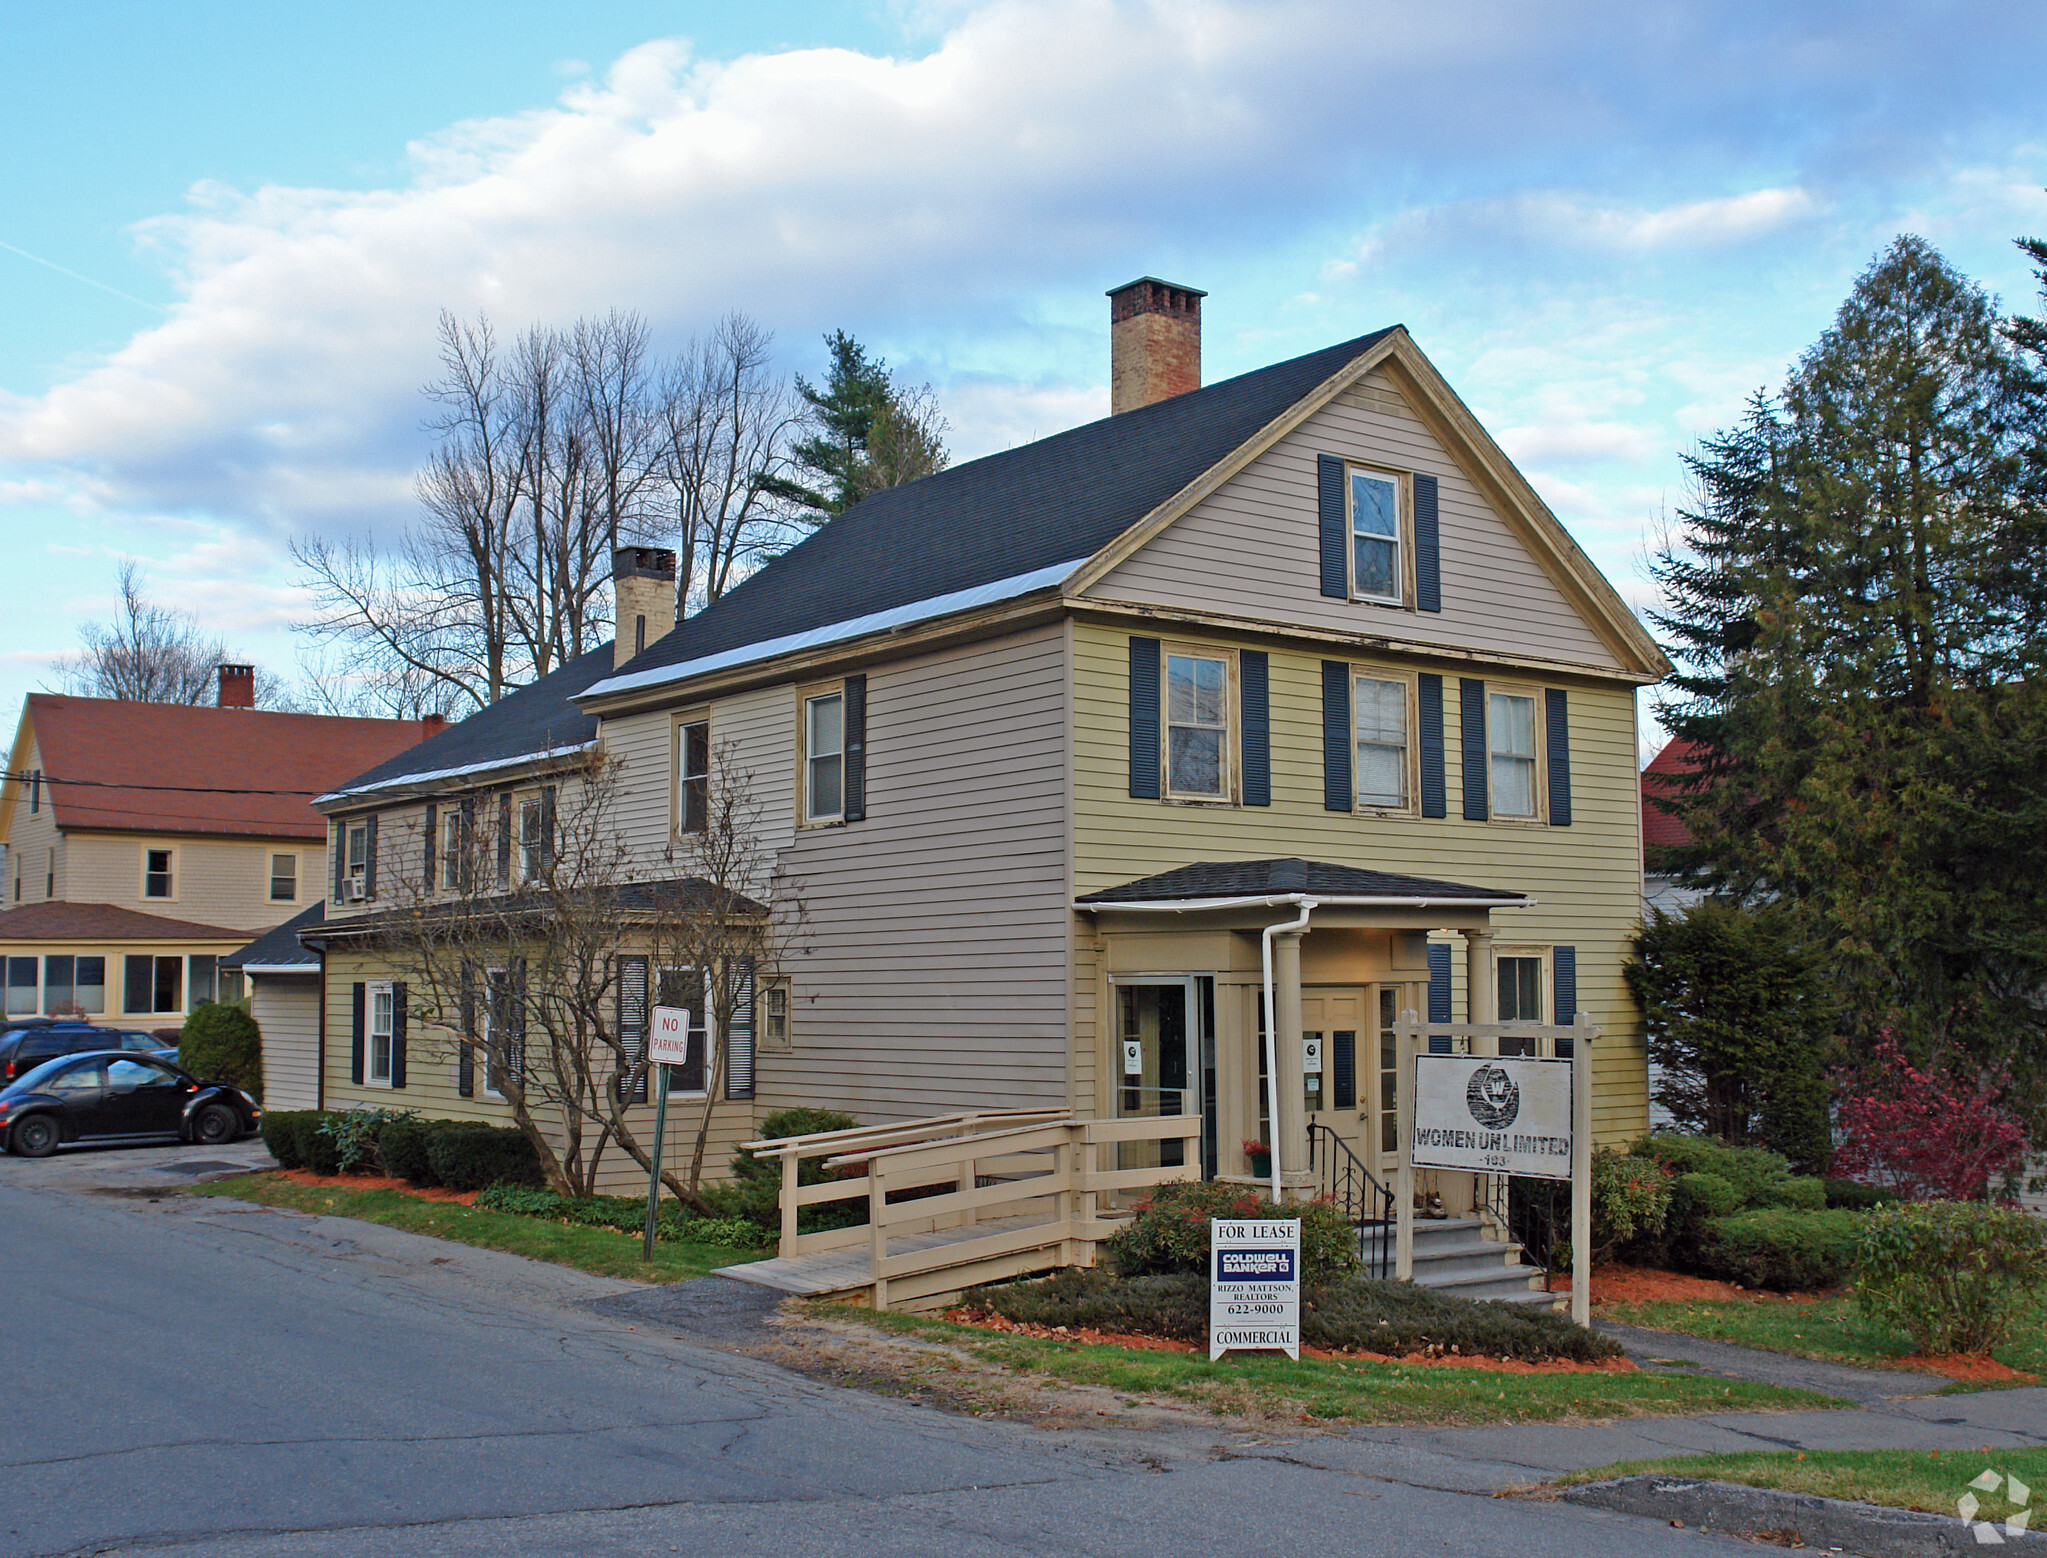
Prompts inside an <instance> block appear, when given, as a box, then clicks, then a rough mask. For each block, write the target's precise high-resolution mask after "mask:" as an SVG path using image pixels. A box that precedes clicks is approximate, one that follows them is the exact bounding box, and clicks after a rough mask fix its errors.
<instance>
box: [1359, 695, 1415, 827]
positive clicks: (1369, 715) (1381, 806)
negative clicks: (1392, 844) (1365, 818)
mask: <svg viewBox="0 0 2047 1558" xmlns="http://www.w3.org/2000/svg"><path fill="white" fill-rule="evenodd" d="M1351 685H1352V690H1353V702H1354V704H1355V712H1354V721H1355V723H1354V725H1353V727H1352V728H1353V731H1354V733H1355V736H1354V739H1355V740H1356V742H1357V762H1356V766H1355V772H1356V775H1357V792H1358V795H1357V803H1358V805H1359V806H1360V807H1368V808H1372V809H1375V810H1386V811H1404V810H1406V809H1407V807H1408V805H1409V795H1410V786H1409V783H1408V745H1407V730H1408V720H1407V703H1408V698H1407V687H1408V684H1407V683H1406V682H1404V681H1395V680H1390V679H1388V678H1386V677H1383V676H1371V675H1359V676H1357V677H1355V678H1354V679H1353V681H1352V684H1351Z"/></svg>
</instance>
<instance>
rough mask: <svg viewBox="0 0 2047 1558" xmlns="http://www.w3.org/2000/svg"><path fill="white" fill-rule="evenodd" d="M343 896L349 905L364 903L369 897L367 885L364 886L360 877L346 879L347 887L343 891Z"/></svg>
mask: <svg viewBox="0 0 2047 1558" xmlns="http://www.w3.org/2000/svg"><path fill="white" fill-rule="evenodd" d="M344 896H345V897H346V898H347V899H348V901H349V902H350V903H363V902H366V901H367V900H368V898H369V896H370V893H369V887H368V884H366V883H365V882H364V881H363V879H362V878H361V877H359V876H352V877H350V878H349V879H348V885H347V887H346V889H345V891H344Z"/></svg>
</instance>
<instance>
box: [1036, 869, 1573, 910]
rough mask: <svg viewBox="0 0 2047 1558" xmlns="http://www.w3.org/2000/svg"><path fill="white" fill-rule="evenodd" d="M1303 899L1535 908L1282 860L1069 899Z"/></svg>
mask: <svg viewBox="0 0 2047 1558" xmlns="http://www.w3.org/2000/svg"><path fill="white" fill-rule="evenodd" d="M1304 898H1312V899H1313V900H1314V901H1315V902H1316V903H1317V904H1329V905H1331V906H1337V905H1357V906H1360V907H1371V908H1402V909H1435V908H1445V909H1448V908H1458V909H1522V908H1527V907H1529V906H1530V905H1532V904H1533V903H1534V902H1535V900H1534V899H1533V898H1531V897H1529V896H1528V895H1527V894H1526V893H1517V892H1511V891H1507V890H1505V889H1502V888H1497V887H1472V886H1468V885H1467V884H1465V883H1462V882H1442V881H1437V880H1435V879H1434V878H1431V877H1424V876H1403V875H1401V874H1399V873H1397V872H1392V871H1373V870H1370V869H1367V868H1366V867H1363V866H1343V865H1334V864H1331V863H1330V862H1328V861H1323V860H1299V859H1288V860H1220V861H1201V862H1197V863H1196V864H1194V865H1189V866H1181V867H1179V868H1178V869H1176V870H1172V871H1161V872H1160V873H1159V874H1158V875H1156V876H1143V877H1139V878H1138V879H1137V880H1136V881H1134V882H1125V883H1123V884H1122V885H1121V886H1118V887H1104V888H1102V889H1100V890H1099V891H1097V892H1092V893H1087V894H1085V895H1083V896H1082V897H1080V898H1077V899H1075V900H1074V907H1075V908H1078V909H1086V910H1100V909H1123V910H1136V909H1173V910H1178V911H1181V912H1185V911H1187V910H1190V909H1235V908H1253V907H1256V906H1258V905H1261V904H1282V903H1298V902H1299V901H1301V900H1302V899H1304Z"/></svg>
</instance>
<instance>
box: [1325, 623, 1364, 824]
mask: <svg viewBox="0 0 2047 1558" xmlns="http://www.w3.org/2000/svg"><path fill="white" fill-rule="evenodd" d="M1355 804H1356V802H1355V800H1354V792H1353V791H1352V789H1351V778H1350V666H1349V665H1348V664H1347V663H1346V662H1344V661H1342V660H1324V661H1323V662H1322V808H1323V810H1325V811H1350V810H1352V809H1353V808H1354V806H1355Z"/></svg>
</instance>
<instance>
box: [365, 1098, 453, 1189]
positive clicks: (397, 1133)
mask: <svg viewBox="0 0 2047 1558" xmlns="http://www.w3.org/2000/svg"><path fill="white" fill-rule="evenodd" d="M430 1128H431V1122H429V1121H426V1120H421V1119H417V1118H415V1117H413V1116H411V1115H405V1116H401V1117H399V1118H397V1119H391V1120H386V1121H385V1122H384V1123H383V1126H382V1128H381V1129H380V1130H379V1131H378V1132H377V1161H378V1162H379V1163H380V1164H382V1165H383V1168H384V1172H385V1173H386V1174H388V1175H390V1176H391V1177H392V1178H393V1179H402V1180H404V1181H405V1182H406V1183H407V1184H408V1185H413V1186H417V1187H418V1188H419V1189H421V1190H425V1189H427V1188H429V1187H430V1186H433V1185H438V1184H439V1183H440V1180H439V1179H437V1178H435V1176H434V1166H433V1161H432V1160H431V1159H430V1158H429V1157H428V1155H427V1150H426V1142H427V1133H428V1131H429V1129H430Z"/></svg>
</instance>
